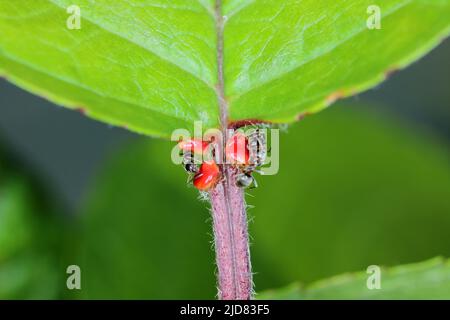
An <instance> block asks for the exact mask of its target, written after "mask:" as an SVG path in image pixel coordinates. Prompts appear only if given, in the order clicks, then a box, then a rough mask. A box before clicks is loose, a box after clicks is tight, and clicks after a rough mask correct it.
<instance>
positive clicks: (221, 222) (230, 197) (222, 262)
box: [210, 0, 252, 300]
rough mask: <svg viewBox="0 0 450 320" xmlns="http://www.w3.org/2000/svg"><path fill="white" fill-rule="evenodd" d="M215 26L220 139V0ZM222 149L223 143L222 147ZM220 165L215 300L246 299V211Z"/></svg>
mask: <svg viewBox="0 0 450 320" xmlns="http://www.w3.org/2000/svg"><path fill="white" fill-rule="evenodd" d="M215 15H216V27H217V30H216V31H217V70H218V84H217V97H218V103H219V108H220V122H221V126H222V134H223V137H224V139H227V138H228V130H227V129H228V103H227V101H226V98H225V79H224V72H223V64H224V63H223V62H224V39H223V29H224V19H223V16H222V1H221V0H216V5H215ZM222 148H223V146H222ZM222 154H223V155H224V159H223V160H224V162H223V163H224V164H223V165H222V166H221V168H222V175H223V179H222V180H221V182H220V183H218V184H217V186H216V187H215V188H214V189H213V190H211V191H210V199H211V207H212V216H213V229H214V242H215V250H216V263H217V269H218V286H219V299H224V300H248V299H251V296H252V272H251V264H250V253H249V237H248V227H247V214H246V206H245V200H244V193H243V191H242V189H240V188H238V187H237V186H236V183H235V182H236V173H237V172H236V170H235V169H234V168H232V167H231V166H229V165H227V164H225V153H224V152H223V153H222Z"/></svg>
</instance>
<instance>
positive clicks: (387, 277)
mask: <svg viewBox="0 0 450 320" xmlns="http://www.w3.org/2000/svg"><path fill="white" fill-rule="evenodd" d="M380 274H381V278H380V279H381V288H380V289H371V290H370V289H368V287H367V279H368V277H369V276H370V274H368V273H366V272H359V273H355V274H344V275H341V276H336V277H333V278H331V279H327V280H321V281H319V282H316V283H314V284H312V285H310V286H307V287H306V288H302V287H301V286H300V285H298V284H293V285H291V286H289V287H286V288H282V289H280V290H270V291H267V292H264V293H261V295H259V296H258V299H264V300H266V299H270V300H278V299H283V300H285V299H291V300H297V299H302V300H305V299H312V300H319V299H390V300H395V299H397V300H398V299H409V300H413V299H450V260H444V259H442V258H436V259H432V260H429V261H425V262H421V263H415V264H409V265H403V266H397V267H392V268H381V273H380Z"/></svg>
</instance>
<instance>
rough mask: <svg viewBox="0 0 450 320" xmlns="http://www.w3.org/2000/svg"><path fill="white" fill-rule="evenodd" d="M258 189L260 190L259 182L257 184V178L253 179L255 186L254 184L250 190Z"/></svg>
mask: <svg viewBox="0 0 450 320" xmlns="http://www.w3.org/2000/svg"><path fill="white" fill-rule="evenodd" d="M256 188H258V182H256V179H255V178H253V184H252V186H251V187H250V189H256Z"/></svg>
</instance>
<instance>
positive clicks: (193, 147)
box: [178, 138, 209, 154]
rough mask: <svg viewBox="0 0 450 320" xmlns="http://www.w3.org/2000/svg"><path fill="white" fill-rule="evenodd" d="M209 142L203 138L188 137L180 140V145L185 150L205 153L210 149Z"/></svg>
mask: <svg viewBox="0 0 450 320" xmlns="http://www.w3.org/2000/svg"><path fill="white" fill-rule="evenodd" d="M208 146H209V142H208V141H202V140H201V139H195V138H191V139H186V140H181V141H180V142H178V147H179V148H180V149H181V150H183V151H184V152H192V153H195V154H204V153H205V152H206V150H207V149H208Z"/></svg>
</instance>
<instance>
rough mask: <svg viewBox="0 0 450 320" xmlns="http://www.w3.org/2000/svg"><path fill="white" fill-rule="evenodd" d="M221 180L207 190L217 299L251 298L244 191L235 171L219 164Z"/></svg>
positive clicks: (250, 273)
mask: <svg viewBox="0 0 450 320" xmlns="http://www.w3.org/2000/svg"><path fill="white" fill-rule="evenodd" d="M223 174H224V180H223V181H222V182H221V183H219V184H218V185H217V186H216V187H215V188H214V189H213V190H212V191H210V198H211V205H212V216H213V228H214V242H215V249H216V263H217V269H218V286H219V288H218V289H219V293H218V295H219V299H222V300H249V299H251V298H252V285H253V283H252V272H251V264H250V252H249V241H248V240H249V237H248V227H247V214H246V207H245V200H244V193H243V191H242V189H241V188H239V187H237V186H236V184H235V181H236V180H235V174H236V171H235V170H234V169H232V168H231V167H228V166H226V165H225V166H223Z"/></svg>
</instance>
